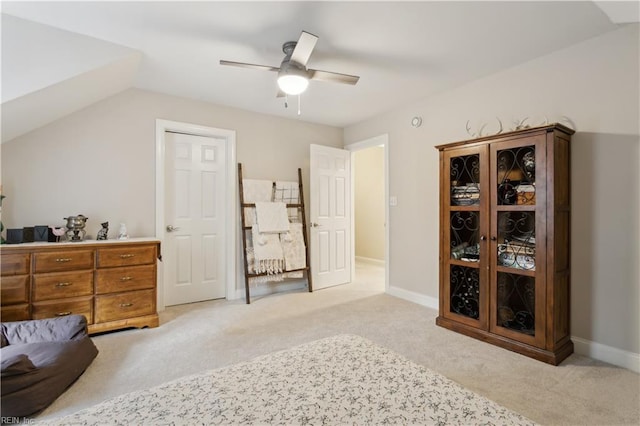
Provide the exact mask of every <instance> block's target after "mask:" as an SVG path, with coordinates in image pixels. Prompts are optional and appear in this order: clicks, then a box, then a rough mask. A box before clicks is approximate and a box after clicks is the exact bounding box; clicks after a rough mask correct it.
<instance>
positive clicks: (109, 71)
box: [2, 1, 618, 141]
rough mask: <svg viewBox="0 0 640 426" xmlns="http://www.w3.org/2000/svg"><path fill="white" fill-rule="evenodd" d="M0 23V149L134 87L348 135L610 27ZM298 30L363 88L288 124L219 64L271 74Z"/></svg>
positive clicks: (238, 73)
mask: <svg viewBox="0 0 640 426" xmlns="http://www.w3.org/2000/svg"><path fill="white" fill-rule="evenodd" d="M2 12H3V21H2V24H3V25H2V47H3V49H2V89H3V90H2V108H3V114H2V122H3V131H2V140H3V141H6V140H10V139H12V138H14V137H16V136H18V135H20V134H23V133H25V132H27V131H29V130H32V129H33V128H36V127H39V126H41V125H43V124H46V123H47V122H51V121H53V120H55V119H57V118H59V117H60V116H61V115H60V114H63V115H64V114H69V113H71V112H73V111H74V110H77V109H79V108H82V107H85V106H87V105H89V104H91V103H93V102H96V101H98V100H100V99H102V98H104V97H107V96H111V95H112V94H114V93H117V92H118V91H120V90H124V89H126V88H127V87H131V86H133V87H138V88H142V89H147V90H152V91H156V92H161V93H167V94H171V95H177V96H182V97H186V98H193V99H198V100H204V101H207V102H211V103H214V104H220V105H227V106H231V107H236V108H242V109H245V110H249V111H255V112H259V113H265V114H271V115H277V116H282V117H289V118H297V119H300V120H305V121H309V122H315V123H321V124H326V125H331V126H336V127H345V126H349V125H351V124H355V123H357V122H360V121H362V120H365V119H367V118H370V117H373V116H376V115H379V114H381V113H384V112H386V111H389V110H392V109H395V108H398V107H400V106H402V105H404V104H406V103H410V102H414V101H416V100H419V99H422V98H425V97H428V96H430V95H432V94H434V93H438V92H442V91H445V90H448V89H451V88H454V87H456V86H460V85H462V84H465V83H467V82H469V81H472V80H475V79H478V78H481V77H483V76H486V75H489V74H492V73H495V72H497V71H500V70H502V69H506V68H509V67H513V66H515V65H518V64H521V63H523V62H526V61H529V60H531V59H534V58H536V57H540V56H543V55H546V54H549V53H551V52H553V51H555V50H559V49H562V48H565V47H567V46H570V45H572V44H575V43H579V42H581V41H583V40H586V39H588V38H591V37H595V36H598V35H600V34H603V33H606V32H608V31H612V30H615V29H617V28H618V26H617V24H615V23H613V22H612V21H611V20H610V19H609V18H608V17H607V15H606V14H605V13H604V12H603V10H602V9H601V8H600V7H598V5H597V4H595V3H594V2H590V1H584V2H581V1H578V2H576V1H568V2H536V1H533V2H526V1H518V2H501V1H498V2H434V1H424V2H417V1H414V2H305V1H302V2H295V1H288V2H11V1H3V2H2ZM5 15H6V16H5ZM302 30H305V31H309V32H311V33H313V34H316V35H318V36H319V41H318V44H317V45H316V49H315V51H314V53H313V55H312V56H311V59H310V60H309V64H308V65H309V67H310V68H315V69H320V70H330V71H335V72H341V73H346V74H354V75H359V76H361V79H360V81H359V83H358V84H357V85H356V86H347V85H340V84H332V83H327V82H317V81H312V82H311V85H310V86H309V89H308V90H307V91H306V92H305V93H304V94H303V95H302V107H301V110H302V114H301V115H300V116H299V117H298V115H297V107H296V100H295V99H290V101H289V108H285V107H284V102H283V99H282V98H276V92H277V88H276V74H275V73H270V72H265V71H256V70H250V69H241V68H234V67H224V66H221V65H220V64H219V61H220V60H221V59H226V60H230V61H238V62H250V63H255V64H264V65H272V66H276V67H277V66H279V64H280V61H281V60H282V58H283V53H282V50H281V47H282V44H283V43H284V42H286V41H289V40H296V39H297V38H298V36H299V35H300V32H301V31H302ZM61 105H62V106H63V108H61V107H60V106H61ZM29 116H32V117H31V118H29ZM33 116H35V117H36V118H37V119H33ZM7 126H8V127H7ZM5 129H7V131H5Z"/></svg>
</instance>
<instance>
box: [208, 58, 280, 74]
mask: <svg viewBox="0 0 640 426" xmlns="http://www.w3.org/2000/svg"><path fill="white" fill-rule="evenodd" d="M220 65H231V66H234V67H240V68H251V69H255V70H263V71H280V68H278V67H270V66H268V65H255V64H247V63H245V62H233V61H225V60H223V59H220Z"/></svg>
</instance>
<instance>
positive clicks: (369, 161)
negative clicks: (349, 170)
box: [352, 146, 385, 261]
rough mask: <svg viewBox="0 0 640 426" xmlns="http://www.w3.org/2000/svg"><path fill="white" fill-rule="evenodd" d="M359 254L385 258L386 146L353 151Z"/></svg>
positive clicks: (356, 239)
mask: <svg viewBox="0 0 640 426" xmlns="http://www.w3.org/2000/svg"><path fill="white" fill-rule="evenodd" d="M352 167H353V168H354V182H353V185H354V206H353V208H354V218H355V251H356V253H355V254H356V257H364V258H367V259H374V260H380V261H384V239H385V232H384V215H385V209H384V208H385V201H384V147H376V146H374V147H371V148H366V149H362V150H359V151H355V152H354V153H353V164H352Z"/></svg>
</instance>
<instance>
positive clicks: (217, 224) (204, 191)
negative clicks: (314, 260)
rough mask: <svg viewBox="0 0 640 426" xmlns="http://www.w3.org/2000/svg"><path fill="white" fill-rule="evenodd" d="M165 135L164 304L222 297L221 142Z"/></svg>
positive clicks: (223, 187) (223, 195)
mask: <svg viewBox="0 0 640 426" xmlns="http://www.w3.org/2000/svg"><path fill="white" fill-rule="evenodd" d="M165 136H166V137H165V141H166V164H165V176H166V182H167V185H166V202H165V204H166V207H165V222H166V224H167V225H168V228H167V230H166V234H165V238H166V240H165V245H166V249H165V250H166V252H167V253H169V254H171V256H165V262H166V266H165V268H166V270H167V273H166V275H165V276H166V277H167V278H168V281H167V282H165V297H166V301H165V304H166V305H167V306H170V305H176V304H181V303H191V302H197V301H201V300H209V299H217V298H222V297H225V294H226V289H225V281H226V280H225V277H224V272H223V271H224V270H225V269H224V266H225V263H226V251H225V246H226V240H225V232H226V221H225V213H224V204H225V203H224V201H225V199H226V182H225V177H226V162H225V161H226V153H225V149H226V144H225V142H226V141H225V139H223V138H215V137H204V136H195V135H186V134H181V133H171V132H167V133H166V135H165ZM171 227H172V228H171Z"/></svg>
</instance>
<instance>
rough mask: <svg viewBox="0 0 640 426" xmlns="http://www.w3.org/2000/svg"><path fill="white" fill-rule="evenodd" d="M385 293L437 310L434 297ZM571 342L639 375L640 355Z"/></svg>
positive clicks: (395, 291)
mask: <svg viewBox="0 0 640 426" xmlns="http://www.w3.org/2000/svg"><path fill="white" fill-rule="evenodd" d="M387 293H388V294H390V295H391V296H395V297H399V298H400V299H404V300H407V301H409V302H413V303H417V304H419V305H422V306H426V307H427V308H431V309H435V310H438V309H439V302H438V299H437V298H435V297H430V296H426V295H424V294H420V293H415V292H413V291H409V290H405V289H403V288H398V287H393V286H390V287H389V290H388V292H387ZM571 340H572V341H573V346H574V351H575V353H576V354H578V355H583V356H586V357H589V358H593V359H597V360H598V361H602V362H606V363H609V364H613V365H616V366H618V367H622V368H626V369H627V370H631V371H634V372H636V373H640V354H637V353H634V352H629V351H624V350H622V349H618V348H614V347H612V346H607V345H603V344H601V343H597V342H592V341H590V340H586V339H583V338H580V337H575V336H571Z"/></svg>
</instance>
